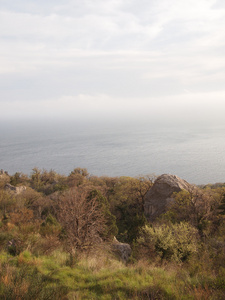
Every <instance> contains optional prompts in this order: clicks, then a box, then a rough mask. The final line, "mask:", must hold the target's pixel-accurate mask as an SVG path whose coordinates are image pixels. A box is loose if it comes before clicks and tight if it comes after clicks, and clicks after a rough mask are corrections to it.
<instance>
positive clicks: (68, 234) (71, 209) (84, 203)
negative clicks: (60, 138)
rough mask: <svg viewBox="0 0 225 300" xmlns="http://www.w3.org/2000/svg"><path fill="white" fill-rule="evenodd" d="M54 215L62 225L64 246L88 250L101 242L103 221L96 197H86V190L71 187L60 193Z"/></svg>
mask: <svg viewBox="0 0 225 300" xmlns="http://www.w3.org/2000/svg"><path fill="white" fill-rule="evenodd" d="M56 216H57V219H58V221H59V222H60V223H61V225H62V227H63V231H64V234H65V241H66V248H67V251H69V252H70V253H71V254H72V253H73V252H74V251H77V250H78V251H84V250H88V249H90V248H92V247H94V246H95V245H98V244H99V243H100V242H101V237H100V236H101V233H102V232H103V231H104V230H105V221H104V217H103V213H102V211H101V207H100V206H99V203H98V201H96V198H93V199H88V192H86V191H84V190H79V189H78V188H76V189H71V190H69V191H67V192H66V193H64V194H63V195H60V196H59V198H58V201H57V208H56Z"/></svg>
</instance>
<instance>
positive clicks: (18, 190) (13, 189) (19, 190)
mask: <svg viewBox="0 0 225 300" xmlns="http://www.w3.org/2000/svg"><path fill="white" fill-rule="evenodd" d="M26 189H27V187H26V186H24V185H22V186H14V185H11V184H9V183H7V184H6V185H5V190H8V191H11V192H13V193H15V194H20V193H22V192H23V191H25V190H26Z"/></svg>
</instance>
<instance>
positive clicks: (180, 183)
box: [144, 174, 193, 221]
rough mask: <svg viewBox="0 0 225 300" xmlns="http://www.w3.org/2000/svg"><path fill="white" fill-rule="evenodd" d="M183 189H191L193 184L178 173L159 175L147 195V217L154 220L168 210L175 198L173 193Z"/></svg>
mask: <svg viewBox="0 0 225 300" xmlns="http://www.w3.org/2000/svg"><path fill="white" fill-rule="evenodd" d="M181 190H187V191H191V190H193V186H192V185H191V184H189V183H188V182H187V181H185V180H183V179H181V178H179V177H178V176H176V175H170V174H163V175H161V176H159V177H158V178H157V179H156V181H155V182H154V184H153V186H152V187H151V189H150V190H149V191H148V192H147V193H146V195H145V200H144V212H145V216H146V217H147V219H148V220H150V221H153V220H154V219H155V218H156V217H158V216H159V215H161V214H162V213H164V212H166V209H167V207H168V205H169V204H170V203H171V202H172V201H173V200H174V199H173V193H175V192H176V193H177V192H180V191H181Z"/></svg>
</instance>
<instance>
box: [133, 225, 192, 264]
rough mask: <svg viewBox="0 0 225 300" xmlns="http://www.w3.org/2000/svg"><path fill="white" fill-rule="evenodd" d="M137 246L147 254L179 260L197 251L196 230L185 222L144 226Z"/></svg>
mask: <svg viewBox="0 0 225 300" xmlns="http://www.w3.org/2000/svg"><path fill="white" fill-rule="evenodd" d="M137 247H138V248H139V247H140V248H141V250H143V249H144V250H145V251H144V253H145V254H147V256H149V255H150V254H152V255H154V254H156V255H159V256H160V258H162V259H168V260H173V261H176V262H181V261H184V260H186V259H187V258H188V257H189V256H190V255H192V254H194V253H196V252H197V251H198V232H197V229H195V228H194V227H192V226H191V225H189V224H188V223H185V222H183V223H179V224H170V225H161V226H155V227H149V226H146V227H144V228H143V229H142V232H141V237H140V238H139V239H138V241H137ZM140 252H142V253H143V251H140Z"/></svg>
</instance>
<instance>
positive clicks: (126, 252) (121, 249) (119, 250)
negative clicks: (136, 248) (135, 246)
mask: <svg viewBox="0 0 225 300" xmlns="http://www.w3.org/2000/svg"><path fill="white" fill-rule="evenodd" d="M112 249H113V251H114V252H115V253H116V254H117V255H118V256H119V257H120V258H121V259H122V261H124V262H127V261H128V259H129V257H130V255H131V247H130V245H129V244H126V243H120V242H119V241H118V240H117V239H116V237H114V239H113V243H112Z"/></svg>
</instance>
